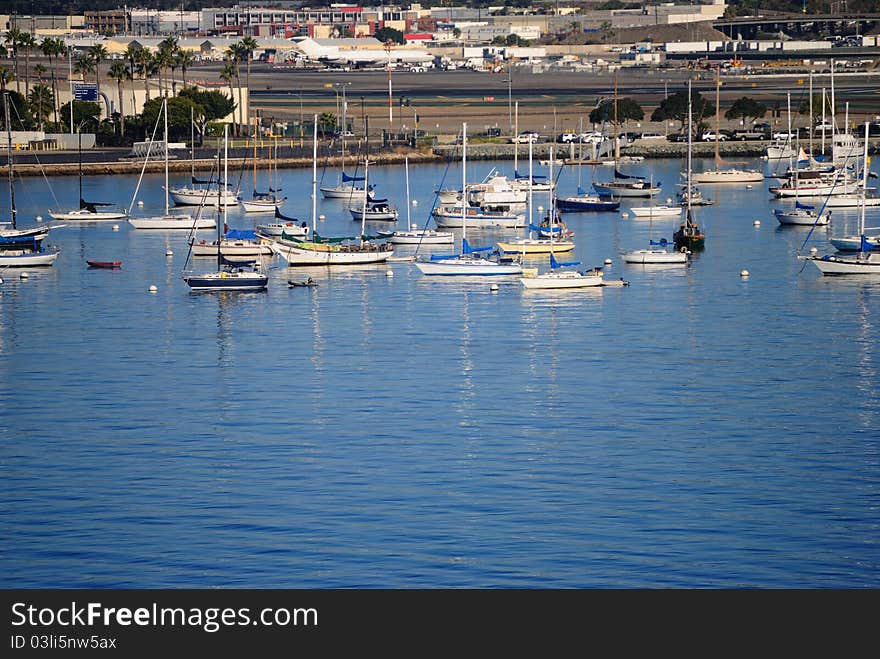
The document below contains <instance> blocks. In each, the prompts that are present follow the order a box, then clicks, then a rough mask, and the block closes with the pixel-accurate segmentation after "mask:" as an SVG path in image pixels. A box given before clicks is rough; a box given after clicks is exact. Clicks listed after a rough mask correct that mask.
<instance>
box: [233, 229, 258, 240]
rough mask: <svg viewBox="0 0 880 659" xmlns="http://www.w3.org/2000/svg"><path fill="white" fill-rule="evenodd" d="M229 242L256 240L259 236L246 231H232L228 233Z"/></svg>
mask: <svg viewBox="0 0 880 659" xmlns="http://www.w3.org/2000/svg"><path fill="white" fill-rule="evenodd" d="M226 237H227V238H228V239H229V240H256V239H257V234H256V233H254V232H253V231H250V230H246V229H230V230H229V231H227V232H226Z"/></svg>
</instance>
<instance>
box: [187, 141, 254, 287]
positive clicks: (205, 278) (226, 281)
mask: <svg viewBox="0 0 880 659" xmlns="http://www.w3.org/2000/svg"><path fill="white" fill-rule="evenodd" d="M228 136H229V126H228V125H226V126H224V130H223V152H224V153H223V162H224V165H223V169H224V171H223V177H224V178H226V174H227V162H228V155H229V143H228ZM219 194H220V193H219V188H218V195H219ZM217 207H218V209H219V208H220V207H221V205H220V204H219V202H218V205H217ZM222 208H223V226H226V212H227V207H226V206H222ZM218 213H219V210H218ZM217 226H218V230H217V242H218V244H219V243H220V241H221V240H222V239H223V235H222V230H221V229H220V228H219V227H220V223H219V222H217ZM183 281H185V282H186V285H187V286H189V288H190V290H191V291H193V292H198V291H262V290H265V289H266V287H267V286H268V285H269V275H267V274H265V273H264V272H262V266H261V264H260V262H259V260H254V261H253V262H252V263H251V267H250V268H248V267H245V266H244V265H243V264H242V263H230V262H229V261H228V260H227V258H226V257H225V256H224V254H223V250H217V271H216V272H208V273H205V274H185V275H183Z"/></svg>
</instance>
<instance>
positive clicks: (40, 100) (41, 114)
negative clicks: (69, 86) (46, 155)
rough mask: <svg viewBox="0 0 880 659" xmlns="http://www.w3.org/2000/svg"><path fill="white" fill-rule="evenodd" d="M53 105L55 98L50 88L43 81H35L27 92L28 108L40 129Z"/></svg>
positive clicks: (50, 112)
mask: <svg viewBox="0 0 880 659" xmlns="http://www.w3.org/2000/svg"><path fill="white" fill-rule="evenodd" d="M54 107H55V98H54V97H53V95H52V89H51V88H50V87H49V86H48V85H44V84H43V83H41V82H40V83H37V84H35V85H34V86H33V88H32V89H31V91H30V93H29V94H28V108H29V109H30V111H31V114H32V115H33V116H34V118H35V119H36V122H37V125H38V126H39V127H40V130H43V126H44V124H45V122H46V121H47V120H48V119H49V115H50V114H52V108H54Z"/></svg>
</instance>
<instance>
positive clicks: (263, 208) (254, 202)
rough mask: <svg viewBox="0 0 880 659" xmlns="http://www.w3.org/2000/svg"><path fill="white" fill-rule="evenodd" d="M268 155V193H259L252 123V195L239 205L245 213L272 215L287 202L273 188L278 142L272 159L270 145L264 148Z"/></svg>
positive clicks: (255, 138)
mask: <svg viewBox="0 0 880 659" xmlns="http://www.w3.org/2000/svg"><path fill="white" fill-rule="evenodd" d="M266 151H267V153H268V155H269V191H268V192H260V191H259V190H257V123H256V121H255V122H254V164H253V167H254V193H253V197H252V198H251V199H242V200H241V205H242V207H243V208H244V212H245V213H274V212H275V211H276V210H277V209H278V208H280V207H281V205H282V204H283V203H284V202H285V201H287V197H279V196H278V193H279V192H281V189H280V188H274V187H272V186H273V185H276V183H275V179H276V174H277V167H278V165H277V161H278V142H277V141H276V142H275V153H274V156H275V157H274V158H273V157H272V156H273V154H272V145H271V144H270V145H269V146H267V147H266Z"/></svg>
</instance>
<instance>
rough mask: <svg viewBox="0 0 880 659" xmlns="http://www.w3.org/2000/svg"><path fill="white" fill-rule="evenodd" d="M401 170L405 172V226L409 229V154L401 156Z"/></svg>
mask: <svg viewBox="0 0 880 659" xmlns="http://www.w3.org/2000/svg"><path fill="white" fill-rule="evenodd" d="M403 171H404V172H406V228H407V230H409V227H410V223H409V221H410V218H409V207H410V205H411V202H410V200H409V156H405V157H404V158H403Z"/></svg>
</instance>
